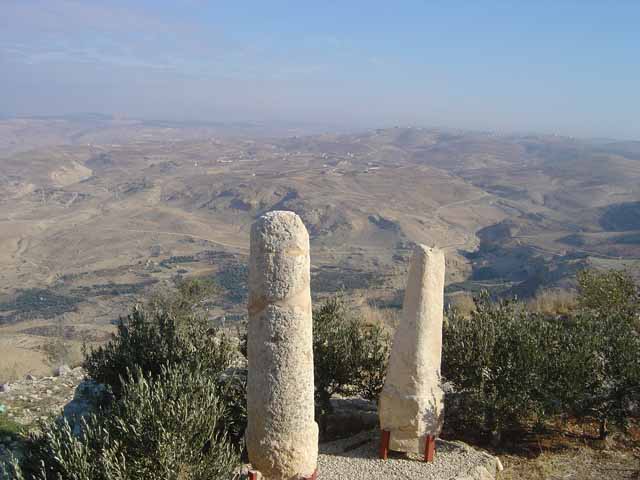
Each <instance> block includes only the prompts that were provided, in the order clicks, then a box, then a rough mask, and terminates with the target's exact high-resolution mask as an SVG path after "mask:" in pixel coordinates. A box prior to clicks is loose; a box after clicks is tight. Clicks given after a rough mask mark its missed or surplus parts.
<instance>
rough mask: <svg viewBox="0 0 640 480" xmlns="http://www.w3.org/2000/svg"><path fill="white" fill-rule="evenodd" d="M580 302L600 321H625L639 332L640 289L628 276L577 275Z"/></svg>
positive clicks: (617, 272)
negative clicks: (622, 319)
mask: <svg viewBox="0 0 640 480" xmlns="http://www.w3.org/2000/svg"><path fill="white" fill-rule="evenodd" d="M578 302H579V306H580V307H581V308H582V309H583V310H588V311H590V312H591V313H592V314H595V315H598V316H600V317H607V316H611V315H617V316H619V317H626V318H627V319H628V321H629V322H630V323H631V324H633V325H635V326H636V328H637V329H638V330H639V331H640V317H639V314H640V288H639V286H638V285H637V284H636V283H635V282H634V281H633V278H632V277H631V275H630V274H629V273H628V272H625V271H620V270H609V271H605V272H601V271H597V270H583V271H582V272H580V273H578Z"/></svg>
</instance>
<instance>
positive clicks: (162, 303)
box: [84, 287, 238, 397]
mask: <svg viewBox="0 0 640 480" xmlns="http://www.w3.org/2000/svg"><path fill="white" fill-rule="evenodd" d="M184 289H185V291H184V292H182V291H181V292H180V293H179V294H177V295H175V296H173V297H172V296H162V297H154V298H153V299H152V300H151V301H150V302H149V303H148V304H146V305H136V306H135V307H134V308H133V311H132V312H131V314H129V315H128V316H127V317H126V318H121V319H120V322H119V324H118V330H117V333H116V334H115V335H114V337H113V338H112V339H111V341H109V342H108V343H107V344H106V345H104V346H100V347H98V348H96V349H95V350H92V351H90V352H87V353H86V357H85V361H84V368H85V369H86V370H87V373H88V374H89V376H90V377H91V378H93V379H94V380H96V381H97V382H98V383H103V384H105V385H108V386H109V387H110V388H111V390H112V392H113V394H114V395H115V396H116V397H119V395H120V393H121V388H122V385H121V379H122V378H123V377H125V376H126V373H127V371H129V370H131V371H135V369H139V370H140V371H141V372H142V373H144V374H145V375H158V374H159V373H160V371H161V370H162V368H163V367H169V366H173V365H182V366H183V368H185V369H189V368H193V367H194V366H196V365H197V367H198V368H199V369H201V370H202V371H203V372H206V373H208V374H209V375H211V376H212V377H217V376H219V375H220V374H221V373H222V372H223V371H225V370H226V369H228V368H229V367H231V366H232V365H233V364H234V362H235V361H236V359H237V355H238V346H237V344H236V342H234V341H233V339H231V338H230V337H229V336H227V335H225V334H223V333H221V332H219V331H217V330H215V329H212V328H210V327H209V325H208V323H207V320H206V318H205V317H204V316H203V315H201V314H199V313H198V312H197V311H196V310H195V307H194V305H195V303H196V302H197V298H198V297H197V296H194V295H192V290H191V289H190V288H189V287H184Z"/></svg>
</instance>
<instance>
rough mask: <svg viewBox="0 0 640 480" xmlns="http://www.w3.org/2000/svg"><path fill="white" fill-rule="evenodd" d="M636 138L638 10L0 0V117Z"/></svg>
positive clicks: (547, 4) (618, 5)
mask: <svg viewBox="0 0 640 480" xmlns="http://www.w3.org/2000/svg"><path fill="white" fill-rule="evenodd" d="M72 112H102V113H113V114H123V115H128V116H134V117H147V118H163V119H175V120H191V119H193V120H214V121H225V120H233V121H237V120H249V121H263V122H264V121H275V120H282V121H287V122H316V123H327V124H333V125H336V126H356V127H367V126H372V127H377V126H392V125H405V124H413V125H423V126H449V127H459V128H470V129H482V130H494V129H495V130H502V131H537V132H543V133H561V134H567V135H579V136H608V137H618V138H635V139H640V1H636V0H628V1H624V0H618V1H604V0H600V1H589V0H581V1H574V2H570V1H562V0H556V1H542V0H535V1H534V0H531V1H526V0H521V1H513V2H507V1H497V0H496V1H480V0H477V1H468V2H462V1H453V0H452V1H440V2H428V1H401V0H398V1H396V2H389V1H386V2H377V1H375V0H369V1H351V2H350V1H347V0H343V1H336V2H333V1H325V0H323V1H304V0H302V1H301V0H298V1H288V2H284V1H268V0H263V1H257V0H256V1H249V0H245V1H241V0H235V1H233V2H231V1H229V2H214V1H205V0H174V1H162V0H139V1H136V0H128V1H124V0H111V1H110V0H0V114H5V115H16V114H18V115H45V114H46V115H51V114H53V115H56V114H64V113H72Z"/></svg>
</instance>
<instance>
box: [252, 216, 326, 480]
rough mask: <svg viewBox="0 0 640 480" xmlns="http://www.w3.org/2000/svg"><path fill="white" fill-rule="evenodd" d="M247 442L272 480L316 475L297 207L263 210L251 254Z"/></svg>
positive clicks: (305, 270)
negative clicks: (264, 211)
mask: <svg viewBox="0 0 640 480" xmlns="http://www.w3.org/2000/svg"><path fill="white" fill-rule="evenodd" d="M249 262H250V263H249V327H248V345H247V350H248V363H249V365H248V366H249V372H248V379H247V382H248V384H247V408H248V427H247V436H246V439H247V449H248V452H249V460H250V461H251V464H252V466H253V468H255V469H256V470H259V471H260V472H261V473H262V475H263V476H264V478H265V479H267V480H290V479H297V478H298V477H301V476H302V477H306V476H311V475H312V474H313V472H314V471H315V470H316V463H317V457H318V426H317V424H316V423H315V421H314V396H313V393H314V390H313V388H314V387H313V344H312V319H311V292H310V261H309V234H308V233H307V230H306V228H305V226H304V224H303V223H302V220H300V218H299V217H298V216H297V215H296V214H295V213H293V212H284V211H275V212H269V213H267V214H265V215H263V216H262V217H260V218H259V219H258V220H257V221H256V222H255V223H254V225H253V227H252V229H251V254H250V261H249Z"/></svg>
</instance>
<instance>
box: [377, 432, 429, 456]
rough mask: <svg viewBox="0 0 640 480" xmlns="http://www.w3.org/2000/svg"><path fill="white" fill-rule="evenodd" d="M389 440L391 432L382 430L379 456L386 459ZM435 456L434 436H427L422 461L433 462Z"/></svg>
mask: <svg viewBox="0 0 640 480" xmlns="http://www.w3.org/2000/svg"><path fill="white" fill-rule="evenodd" d="M390 441H391V432H390V431H389V430H382V433H381V435H380V458H381V459H382V460H386V459H387V458H388V457H389V443H390ZM435 457H436V437H435V436H433V435H428V436H427V441H426V443H425V446H424V461H425V462H433V459H434V458H435Z"/></svg>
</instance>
